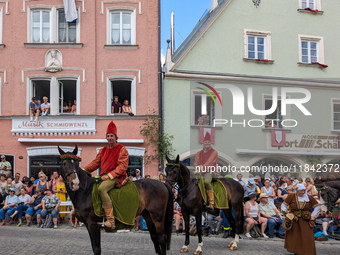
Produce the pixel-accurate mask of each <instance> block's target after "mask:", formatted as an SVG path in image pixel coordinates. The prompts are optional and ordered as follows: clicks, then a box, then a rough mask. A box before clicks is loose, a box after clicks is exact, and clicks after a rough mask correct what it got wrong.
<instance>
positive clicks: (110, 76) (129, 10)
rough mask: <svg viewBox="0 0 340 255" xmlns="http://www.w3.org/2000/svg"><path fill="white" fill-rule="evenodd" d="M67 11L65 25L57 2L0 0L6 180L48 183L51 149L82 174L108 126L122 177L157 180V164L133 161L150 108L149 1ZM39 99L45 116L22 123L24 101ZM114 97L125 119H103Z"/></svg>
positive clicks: (153, 10) (153, 56)
mask: <svg viewBox="0 0 340 255" xmlns="http://www.w3.org/2000/svg"><path fill="white" fill-rule="evenodd" d="M75 4H76V12H77V15H78V19H77V20H76V21H74V22H66V18H65V9H64V6H63V1H62V0H29V1H27V0H17V1H0V132H1V134H2V138H1V139H0V154H5V155H6V158H7V160H8V161H9V162H11V163H12V165H13V173H18V172H19V173H21V176H23V175H26V176H31V175H36V174H37V173H38V172H39V171H40V170H43V171H44V172H45V173H46V174H48V175H49V174H50V173H51V172H52V171H53V170H54V169H58V167H59V166H58V157H59V153H58V150H57V146H58V145H59V146H61V148H63V149H64V150H65V151H66V150H71V149H72V148H74V146H75V145H76V144H77V145H78V148H79V153H78V155H79V156H80V157H81V158H82V162H81V164H82V165H83V166H85V165H86V164H88V163H89V162H90V161H91V160H92V159H94V158H95V156H96V154H97V152H98V150H99V149H100V148H102V147H103V146H105V144H106V140H105V133H106V128H107V125H108V123H109V122H110V121H111V120H113V121H114V122H115V124H116V125H117V128H118V137H119V142H120V143H122V144H123V145H124V146H126V147H127V149H128V151H129V155H130V162H129V171H131V170H134V169H136V168H139V169H141V170H142V173H143V175H145V174H150V175H157V174H158V165H157V163H152V164H147V165H146V164H144V162H143V159H142V156H144V154H145V151H146V150H148V148H147V143H146V141H145V139H144V138H143V137H142V136H141V135H140V127H141V126H142V124H143V123H144V121H145V119H146V117H147V114H149V110H152V109H155V110H156V112H158V107H159V96H158V93H159V75H158V74H159V66H160V64H159V26H158V24H159V1H158V0H140V1H128V0H126V1H99V0H98V1H84V0H75ZM44 96H46V97H48V102H49V103H50V114H49V115H47V116H39V117H38V120H37V122H30V117H29V111H30V110H29V103H30V102H31V98H32V97H36V98H37V100H40V101H41V102H43V97H44ZM114 96H118V99H119V102H121V103H122V104H123V101H124V100H128V101H129V104H130V105H131V107H132V112H133V114H134V116H129V115H128V114H123V113H112V107H111V105H112V102H113V97H114ZM69 101H70V102H71V104H74V103H76V107H75V108H76V110H75V112H74V113H72V112H69V111H68V110H67V109H68V108H67V105H68V102H69Z"/></svg>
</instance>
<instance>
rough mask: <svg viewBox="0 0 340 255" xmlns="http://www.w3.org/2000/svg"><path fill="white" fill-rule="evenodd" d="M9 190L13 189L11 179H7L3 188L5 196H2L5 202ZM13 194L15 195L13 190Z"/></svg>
mask: <svg viewBox="0 0 340 255" xmlns="http://www.w3.org/2000/svg"><path fill="white" fill-rule="evenodd" d="M10 188H13V189H14V186H13V184H12V178H7V183H6V186H5V195H4V196H3V199H4V201H6V197H7V196H8V195H9V189H10ZM14 193H15V189H14Z"/></svg>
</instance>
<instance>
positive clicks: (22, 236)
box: [0, 226, 340, 255]
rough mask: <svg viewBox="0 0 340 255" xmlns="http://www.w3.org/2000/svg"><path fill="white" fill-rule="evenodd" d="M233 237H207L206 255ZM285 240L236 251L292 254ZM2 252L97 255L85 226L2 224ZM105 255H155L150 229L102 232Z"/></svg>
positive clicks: (176, 244) (223, 248)
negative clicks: (93, 251)
mask: <svg viewBox="0 0 340 255" xmlns="http://www.w3.org/2000/svg"><path fill="white" fill-rule="evenodd" d="M229 242H230V239H229V238H228V239H223V238H221V235H219V236H218V237H215V236H212V237H204V238H203V243H204V246H203V254H229V253H231V251H229V250H228V249H227V244H228V243H229ZM183 243H184V236H182V235H180V236H176V235H173V236H172V243H171V250H170V251H168V254H181V253H180V252H179V250H180V248H181V247H182V245H183ZM283 245H284V242H283V241H282V240H281V239H278V238H274V239H271V240H264V239H259V240H255V239H253V240H249V239H243V240H240V243H239V250H237V251H234V252H232V253H233V254H235V255H237V254H242V255H253V254H266V255H270V254H273V255H274V254H275V255H278V254H287V255H288V254H289V253H288V252H287V251H286V250H285V249H284V248H283ZM0 247H1V251H0V254H6V255H10V254H15V255H21V254H35V255H40V254H44V255H46V254H49V255H54V254H55V255H57V254H58V255H61V254H67V255H68V254H93V253H92V249H91V244H90V239H89V236H88V233H87V231H86V229H85V228H84V227H78V228H77V229H72V228H71V227H66V226H62V227H60V228H58V229H36V228H35V227H34V226H33V227H30V228H28V227H20V228H18V227H15V226H1V227H0ZM196 247H197V237H191V244H190V245H189V253H188V254H190V255H192V254H193V253H194V251H195V249H196ZM316 250H317V253H318V254H322V255H325V254H339V251H340V242H339V241H335V240H332V239H330V240H329V241H327V242H317V243H316ZM102 254H143V255H144V254H145V255H149V254H154V248H153V244H152V241H151V239H150V237H149V233H148V232H141V231H139V232H129V233H115V234H107V233H102Z"/></svg>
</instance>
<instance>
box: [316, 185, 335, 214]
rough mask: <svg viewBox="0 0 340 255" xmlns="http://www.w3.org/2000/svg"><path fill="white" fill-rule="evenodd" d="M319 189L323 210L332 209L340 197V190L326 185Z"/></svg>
mask: <svg viewBox="0 0 340 255" xmlns="http://www.w3.org/2000/svg"><path fill="white" fill-rule="evenodd" d="M319 190H320V203H321V207H322V210H324V211H327V210H328V211H332V210H333V208H334V206H335V202H336V201H337V200H338V198H339V191H338V190H336V189H334V188H332V187H329V186H324V187H322V188H319ZM326 207H327V210H326Z"/></svg>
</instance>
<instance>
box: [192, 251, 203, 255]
mask: <svg viewBox="0 0 340 255" xmlns="http://www.w3.org/2000/svg"><path fill="white" fill-rule="evenodd" d="M202 253H203V252H202V251H195V252H194V255H202Z"/></svg>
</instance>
